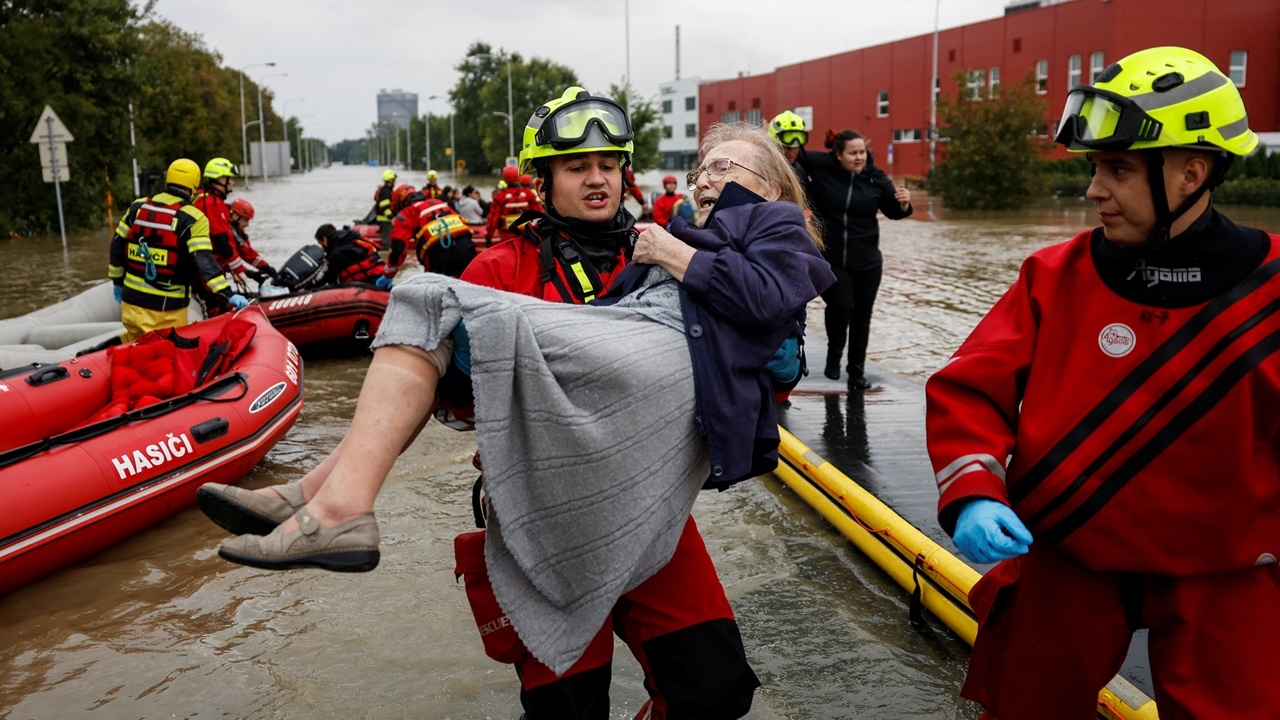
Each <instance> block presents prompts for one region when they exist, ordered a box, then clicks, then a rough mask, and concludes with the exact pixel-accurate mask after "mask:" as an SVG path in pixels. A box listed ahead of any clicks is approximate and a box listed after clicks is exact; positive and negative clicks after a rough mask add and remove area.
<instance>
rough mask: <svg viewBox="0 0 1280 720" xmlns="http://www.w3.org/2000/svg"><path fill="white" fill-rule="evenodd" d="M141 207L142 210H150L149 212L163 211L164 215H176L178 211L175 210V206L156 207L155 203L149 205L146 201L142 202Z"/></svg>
mask: <svg viewBox="0 0 1280 720" xmlns="http://www.w3.org/2000/svg"><path fill="white" fill-rule="evenodd" d="M142 209H143V210H150V211H151V212H158V213H164V214H165V215H177V214H178V211H177V210H176V209H175V208H167V207H156V206H155V205H150V204H148V203H142Z"/></svg>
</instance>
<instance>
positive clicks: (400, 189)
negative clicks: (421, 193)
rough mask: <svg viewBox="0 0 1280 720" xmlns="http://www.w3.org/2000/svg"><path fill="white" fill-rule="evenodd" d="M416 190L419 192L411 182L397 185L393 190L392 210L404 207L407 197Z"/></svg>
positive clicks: (396, 210)
mask: <svg viewBox="0 0 1280 720" xmlns="http://www.w3.org/2000/svg"><path fill="white" fill-rule="evenodd" d="M415 192H417V189H416V188H414V187H413V186H412V185H409V184H405V185H399V186H397V187H396V189H395V190H392V191H391V212H400V209H401V208H403V207H404V200H405V198H407V197H409V196H410V195H412V194H414V193H415Z"/></svg>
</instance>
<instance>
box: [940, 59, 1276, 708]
mask: <svg viewBox="0 0 1280 720" xmlns="http://www.w3.org/2000/svg"><path fill="white" fill-rule="evenodd" d="M1061 117H1062V125H1061V130H1060V131H1059V133H1058V136H1057V141H1058V142H1060V143H1062V144H1063V145H1065V146H1066V147H1067V148H1068V149H1069V150H1071V151H1073V152H1080V153H1085V156H1086V157H1087V158H1088V160H1089V163H1090V164H1091V165H1092V166H1093V172H1094V174H1093V180H1092V181H1091V183H1090V185H1089V189H1088V192H1087V197H1088V198H1089V199H1090V200H1091V201H1092V202H1093V204H1094V207H1095V208H1096V209H1097V212H1098V217H1099V219H1100V221H1101V227H1098V228H1095V229H1093V230H1090V231H1085V232H1083V233H1080V234H1079V235H1077V236H1076V237H1075V238H1073V239H1071V240H1069V241H1067V242H1065V243H1061V244H1058V245H1053V246H1050V247H1047V248H1044V249H1041V250H1039V251H1037V252H1035V253H1034V254H1032V255H1031V257H1029V258H1028V259H1027V260H1026V261H1025V262H1024V263H1023V265H1022V270H1021V272H1020V274H1019V277H1018V280H1017V282H1016V283H1015V284H1014V285H1013V287H1012V288H1011V289H1010V290H1009V292H1008V293H1006V294H1005V296H1004V297H1003V298H1001V300H1000V301H999V302H998V303H996V305H995V307H994V308H992V310H991V311H990V312H989V313H988V314H987V316H986V317H985V318H983V319H982V321H981V322H980V323H978V325H977V327H976V328H975V329H974V331H973V333H972V334H971V335H970V336H969V338H968V339H967V340H966V341H965V342H964V344H962V345H961V346H960V349H959V350H957V351H956V353H955V355H954V356H953V357H952V358H951V360H950V361H949V362H948V363H947V364H946V365H945V366H944V367H943V368H942V369H941V370H939V371H938V372H937V373H935V374H934V375H933V376H932V377H931V378H930V379H929V382H928V384H927V386H926V397H927V434H926V439H927V442H928V449H929V455H930V459H931V460H932V462H933V467H934V470H935V472H936V473H937V482H938V487H939V490H940V493H941V497H940V500H939V506H938V510H939V520H940V521H941V524H942V526H943V528H945V529H946V530H947V531H948V532H950V533H952V535H953V537H954V539H955V544H956V547H957V548H958V549H959V550H960V551H961V552H962V553H963V554H964V555H966V556H967V557H969V558H970V559H971V560H973V561H975V562H978V563H998V564H997V565H996V566H995V567H994V568H993V569H991V570H989V571H988V572H987V573H986V575H984V576H983V578H982V579H981V580H980V581H979V582H978V584H977V585H975V586H974V588H973V591H972V592H971V593H970V595H969V598H970V601H971V604H972V606H973V610H974V612H975V613H976V615H977V618H978V622H979V627H978V634H977V640H976V642H975V643H974V647H973V653H972V655H971V656H970V660H969V672H968V677H967V678H966V681H965V685H964V688H963V690H962V691H961V694H962V695H963V696H964V697H966V698H969V699H971V700H975V701H977V702H979V703H981V704H982V705H983V706H984V708H985V709H986V711H987V713H986V714H985V715H983V717H984V718H1000V720H1021V719H1022V718H1037V719H1038V720H1041V719H1044V720H1058V719H1062V720H1065V719H1067V718H1083V717H1094V715H1095V710H1096V709H1097V708H1096V706H1097V703H1098V697H1097V694H1098V692H1099V690H1101V689H1102V687H1103V686H1104V685H1105V684H1106V683H1107V682H1108V681H1110V680H1111V678H1112V677H1113V676H1114V675H1115V673H1116V672H1117V671H1118V670H1119V669H1120V666H1121V663H1122V662H1123V661H1124V659H1125V655H1126V653H1127V652H1128V649H1129V644H1130V638H1131V635H1132V634H1133V632H1134V630H1136V629H1138V628H1146V629H1147V631H1148V635H1147V647H1148V652H1149V656H1150V668H1151V679H1152V681H1153V685H1154V687H1155V692H1156V696H1157V698H1156V699H1157V701H1158V703H1159V712H1160V717H1161V718H1166V719H1167V718H1227V717H1231V718H1262V717H1275V715H1276V709H1277V708H1280V686H1278V685H1277V684H1276V683H1275V677H1274V676H1275V671H1276V667H1277V665H1276V646H1277V644H1280V613H1277V612H1275V610H1276V608H1277V607H1280V565H1277V564H1276V558H1277V556H1280V511H1277V488H1280V457H1278V456H1277V453H1276V448H1277V447H1280V411H1278V410H1277V403H1276V399H1277V398H1280V354H1278V353H1277V350H1278V349H1280V344H1278V343H1277V342H1276V338H1277V337H1280V314H1277V313H1275V312H1273V310H1274V309H1275V307H1276V300H1275V299H1276V298H1277V297H1280V272H1278V271H1280V236H1276V235H1270V236H1269V235H1268V234H1267V233H1264V232H1262V231H1260V230H1254V229H1251V228H1245V227H1240V226H1238V225H1236V224H1235V223H1233V222H1232V221H1231V220H1229V219H1228V218H1227V217H1226V216H1224V215H1223V214H1221V213H1220V212H1218V210H1217V209H1215V208H1214V207H1213V203H1212V201H1211V199H1210V197H1211V196H1210V193H1211V192H1212V190H1213V188H1214V187H1215V186H1217V185H1218V183H1220V182H1221V181H1222V178H1223V176H1224V175H1225V173H1226V170H1227V168H1228V167H1229V166H1230V164H1231V162H1232V160H1233V158H1235V157H1240V156H1243V155H1246V154H1248V153H1249V152H1251V151H1252V150H1253V149H1254V148H1255V147H1256V146H1257V144H1258V137H1257V135H1255V134H1254V132H1253V131H1252V130H1250V129H1249V123H1248V119H1247V117H1246V115H1245V107H1244V102H1243V101H1242V100H1241V98H1240V93H1239V91H1237V90H1236V87H1235V85H1234V84H1233V83H1232V82H1231V80H1230V79H1229V78H1228V77H1227V76H1226V75H1224V74H1223V73H1222V72H1221V71H1219V70H1218V68H1217V67H1215V66H1214V64H1213V63H1212V62H1211V61H1209V60H1208V59H1207V58H1205V57H1204V56H1202V55H1200V54H1199V53H1196V52H1192V51H1190V50H1186V49H1183V48H1177V47H1157V48H1151V49H1148V50H1143V51H1141V52H1137V53H1134V54H1133V55H1129V56H1128V57H1125V58H1122V59H1121V60H1119V61H1118V62H1117V63H1115V64H1114V65H1111V66H1110V67H1108V68H1107V69H1105V70H1104V71H1103V72H1102V74H1100V75H1099V76H1098V77H1097V79H1096V81H1095V82H1094V83H1093V84H1092V85H1086V86H1078V87H1075V88H1072V89H1071V90H1070V92H1069V93H1068V95H1067V104H1066V109H1065V111H1064V112H1063V114H1062V116H1061ZM1064 668H1069V669H1070V670H1069V671H1067V672H1064V671H1063V670H1064Z"/></svg>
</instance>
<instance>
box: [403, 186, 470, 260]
mask: <svg viewBox="0 0 1280 720" xmlns="http://www.w3.org/2000/svg"><path fill="white" fill-rule="evenodd" d="M411 209H412V210H416V211H417V213H418V230H417V232H415V233H414V239H415V240H416V241H417V242H416V244H415V246H414V252H415V253H416V254H417V256H418V262H419V263H421V264H422V267H424V268H425V267H429V265H428V263H427V261H426V255H427V251H428V250H430V249H431V248H432V247H434V246H436V245H440V246H441V247H443V248H445V249H448V248H449V247H451V246H452V245H453V243H454V241H455V240H461V239H462V238H464V237H466V238H469V237H471V228H470V226H468V225H467V222H466V221H465V220H463V219H462V216H461V215H459V214H458V213H456V212H454V209H453V208H452V207H450V206H449V204H448V203H446V202H445V201H443V200H434V199H430V198H429V199H427V200H423V201H422V202H419V203H418V204H416V205H414V206H413V207H412V208H411Z"/></svg>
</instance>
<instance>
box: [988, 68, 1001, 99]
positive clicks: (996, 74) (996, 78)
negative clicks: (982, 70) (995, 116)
mask: <svg viewBox="0 0 1280 720" xmlns="http://www.w3.org/2000/svg"><path fill="white" fill-rule="evenodd" d="M999 87H1000V68H998V67H993V68H991V69H990V70H988V71H987V96H988V97H995V96H996V92H997V91H998V88H999Z"/></svg>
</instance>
